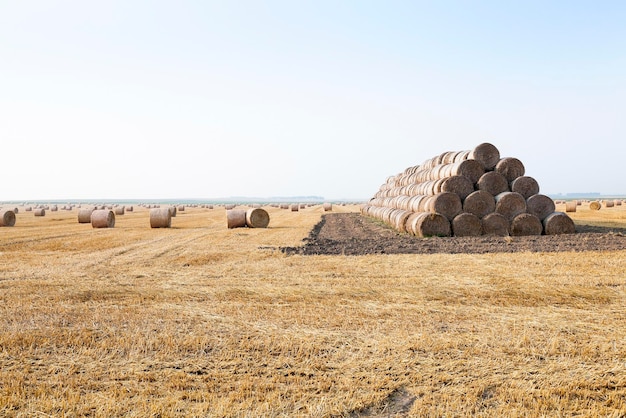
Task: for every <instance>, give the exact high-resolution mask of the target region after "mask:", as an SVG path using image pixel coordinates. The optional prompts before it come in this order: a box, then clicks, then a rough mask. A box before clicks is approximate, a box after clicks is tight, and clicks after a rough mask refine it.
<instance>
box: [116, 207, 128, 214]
mask: <svg viewBox="0 0 626 418" xmlns="http://www.w3.org/2000/svg"><path fill="white" fill-rule="evenodd" d="M125 209H126V208H125V207H124V206H118V207H116V208H115V214H116V215H123V214H124V211H125Z"/></svg>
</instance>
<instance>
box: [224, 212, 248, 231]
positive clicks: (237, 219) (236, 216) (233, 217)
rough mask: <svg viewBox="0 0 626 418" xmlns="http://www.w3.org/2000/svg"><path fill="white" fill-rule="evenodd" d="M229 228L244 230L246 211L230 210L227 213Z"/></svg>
mask: <svg viewBox="0 0 626 418" xmlns="http://www.w3.org/2000/svg"><path fill="white" fill-rule="evenodd" d="M226 223H227V225H228V228H230V229H232V228H243V227H244V226H246V211H245V210H244V209H229V210H227V211H226Z"/></svg>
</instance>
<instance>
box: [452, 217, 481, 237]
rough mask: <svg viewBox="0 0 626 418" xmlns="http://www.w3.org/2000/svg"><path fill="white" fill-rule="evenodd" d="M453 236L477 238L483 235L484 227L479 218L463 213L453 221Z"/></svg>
mask: <svg viewBox="0 0 626 418" xmlns="http://www.w3.org/2000/svg"><path fill="white" fill-rule="evenodd" d="M451 226H452V235H453V236H455V237H477V236H479V235H482V232H483V227H482V224H481V222H480V218H478V216H476V215H474V214H472V213H468V212H463V213H460V214H458V215H457V216H455V217H454V219H452V222H451Z"/></svg>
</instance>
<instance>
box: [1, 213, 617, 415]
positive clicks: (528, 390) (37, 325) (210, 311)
mask: <svg viewBox="0 0 626 418" xmlns="http://www.w3.org/2000/svg"><path fill="white" fill-rule="evenodd" d="M564 207H565V206H564V204H563V205H557V208H556V210H557V211H558V210H562V211H564ZM238 208H241V209H243V208H244V207H241V206H240V207H238ZM20 209H21V208H20ZM267 211H268V213H269V215H270V217H271V223H270V224H269V227H268V228H234V229H229V228H228V227H227V222H226V210H225V209H224V208H223V207H216V208H215V209H205V208H194V207H189V206H186V207H185V211H179V213H178V214H177V216H176V217H175V218H173V219H172V222H171V228H151V227H150V219H149V210H148V209H145V208H142V207H139V206H136V207H135V210H134V211H132V212H127V213H126V214H125V215H124V216H120V217H119V218H118V219H117V221H116V224H115V227H114V228H102V229H94V228H92V227H91V225H88V224H80V223H77V222H76V219H77V213H78V210H77V209H75V210H72V211H58V212H50V213H49V214H46V216H45V217H35V216H34V214H33V212H28V211H26V210H20V211H19V212H18V213H17V214H16V218H17V219H16V224H15V226H14V227H11V228H0V288H1V291H0V416H7V417H25V416H93V417H111V416H163V417H186V416H206V417H232V416H237V417H246V416H249V417H252V416H254V417H257V416H258V417H282V416H301V417H331V416H333V417H340V416H343V417H388V416H395V417H398V416H468V415H471V416H494V417H496V416H573V415H578V416H624V415H625V414H626V402H625V401H624V399H626V363H625V362H624V359H625V358H626V339H625V336H626V314H625V311H624V306H626V278H625V277H624V274H623V273H624V271H626V257H625V255H626V249H625V248H626V247H625V242H624V236H623V235H625V232H626V231H625V229H626V207H625V206H623V205H622V206H615V207H613V208H602V210H600V211H594V210H590V209H589V208H587V207H586V206H582V207H580V208H579V210H577V211H576V212H575V213H571V214H570V216H571V217H572V219H574V221H575V223H576V228H577V231H578V232H577V233H576V234H566V235H560V236H533V237H509V238H503V237H486V236H481V237H469V238H463V237H452V238H427V239H421V238H417V237H414V236H411V237H409V236H408V235H407V234H401V233H399V232H397V231H396V230H393V229H391V228H390V227H387V226H384V225H383V224H382V223H379V222H376V221H373V220H371V219H368V218H365V217H363V216H361V215H360V214H358V212H359V207H358V206H355V205H352V206H351V205H348V206H342V205H333V209H332V213H325V211H324V208H323V207H322V205H316V206H311V207H306V208H301V209H299V211H297V212H292V211H291V210H285V209H279V208H267ZM323 216H325V218H323V219H325V222H324V223H323V224H320V222H321V220H322V217H323ZM316 225H318V226H317V227H316ZM312 231H317V235H315V233H312ZM307 237H308V239H309V240H308V241H307V240H306V239H307ZM312 237H313V238H314V239H312ZM407 238H410V240H409V241H406V244H398V245H397V246H398V247H400V246H403V245H406V246H407V248H408V247H411V248H413V249H415V248H418V247H419V246H424V245H429V246H435V247H436V246H437V245H439V244H438V243H441V242H446V243H454V245H452V246H450V247H449V248H451V247H454V248H457V249H459V248H461V249H463V245H464V244H463V245H462V244H460V243H463V240H465V239H467V240H468V241H471V242H473V243H474V244H472V245H475V246H480V245H481V244H480V242H482V245H483V246H487V247H489V248H490V250H489V251H477V250H476V251H473V250H472V248H478V247H470V246H469V244H468V247H465V250H464V251H458V250H457V251H450V250H448V251H440V250H436V251H414V250H412V251H398V253H397V254H390V252H391V251H390V250H389V248H390V247H389V243H390V242H404V240H405V239H407ZM315 240H317V241H315ZM321 240H327V241H326V244H327V245H325V247H326V248H327V249H328V248H334V250H333V251H334V252H333V251H326V254H328V253H331V252H332V253H333V254H335V255H306V256H305V255H302V254H310V252H307V250H305V249H306V248H308V246H309V245H311V244H313V243H314V242H317V244H316V245H317V246H318V248H321V247H323V246H324V245H322V244H323V241H321ZM553 240H554V241H553ZM331 241H332V244H333V245H335V244H336V243H337V242H341V243H342V244H337V245H336V246H335V247H333V245H330V244H331ZM376 242H378V243H379V244H380V243H382V244H385V243H387V246H386V247H385V246H383V247H375V245H376ZM559 242H560V244H559ZM573 242H577V243H578V244H576V245H574V244H572V243H573ZM494 243H496V244H497V248H496V247H494V246H493V245H496V244H494ZM539 243H541V244H539ZM548 243H550V244H548ZM446 245H448V244H446ZM512 246H517V249H516V250H515V251H505V250H501V248H512ZM550 246H551V247H550ZM357 247H358V248H361V252H357V251H356V250H355V248H357ZM281 248H283V249H289V250H286V251H287V252H288V253H289V254H285V253H284V252H283V251H281V250H280V249H281ZM311 248H312V247H311ZM400 252H410V253H409V254H406V253H404V254H401V253H400ZM342 254H345V255H342ZM348 254H355V255H353V256H347V255H348ZM356 254H359V255H356Z"/></svg>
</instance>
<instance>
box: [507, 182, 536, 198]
mask: <svg viewBox="0 0 626 418" xmlns="http://www.w3.org/2000/svg"><path fill="white" fill-rule="evenodd" d="M511 191H512V192H516V193H519V194H521V195H522V196H524V199H528V198H529V197H530V196H532V195H535V194H537V193H539V183H537V180H535V179H534V178H533V177H530V176H521V177H518V178H516V179H515V180H513V181H512V182H511Z"/></svg>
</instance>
